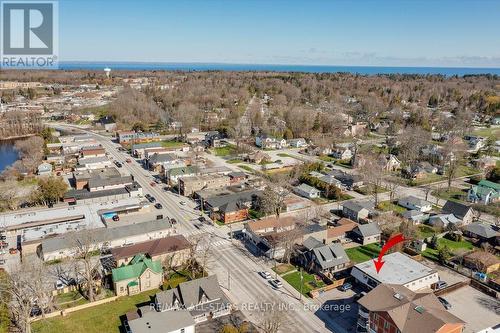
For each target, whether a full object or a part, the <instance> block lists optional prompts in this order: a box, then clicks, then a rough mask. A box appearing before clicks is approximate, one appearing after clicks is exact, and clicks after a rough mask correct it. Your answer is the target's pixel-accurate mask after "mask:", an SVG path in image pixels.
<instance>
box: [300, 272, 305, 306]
mask: <svg viewBox="0 0 500 333" xmlns="http://www.w3.org/2000/svg"><path fill="white" fill-rule="evenodd" d="M303 281H304V276H303V275H302V268H300V299H299V300H300V301H302V285H303V284H304V282H303Z"/></svg>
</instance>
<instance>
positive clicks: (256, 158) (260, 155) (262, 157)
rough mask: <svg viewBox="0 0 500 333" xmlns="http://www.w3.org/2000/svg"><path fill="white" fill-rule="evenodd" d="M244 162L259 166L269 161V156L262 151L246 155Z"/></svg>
mask: <svg viewBox="0 0 500 333" xmlns="http://www.w3.org/2000/svg"><path fill="white" fill-rule="evenodd" d="M245 160H246V161H248V162H250V163H255V164H260V163H262V162H263V161H266V162H267V161H271V156H269V155H268V154H266V153H264V152H262V151H256V152H254V153H251V154H248V156H247V157H246V159H245Z"/></svg>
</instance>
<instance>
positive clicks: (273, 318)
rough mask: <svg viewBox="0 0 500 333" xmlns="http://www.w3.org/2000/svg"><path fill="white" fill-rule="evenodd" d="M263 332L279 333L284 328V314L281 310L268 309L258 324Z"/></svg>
mask: <svg viewBox="0 0 500 333" xmlns="http://www.w3.org/2000/svg"><path fill="white" fill-rule="evenodd" d="M258 326H259V328H260V329H261V330H262V332H263V333H278V332H279V331H280V329H281V328H283V315H282V314H281V313H280V311H277V310H273V311H266V312H265V313H264V316H263V318H262V321H261V322H260V324H259V325H258Z"/></svg>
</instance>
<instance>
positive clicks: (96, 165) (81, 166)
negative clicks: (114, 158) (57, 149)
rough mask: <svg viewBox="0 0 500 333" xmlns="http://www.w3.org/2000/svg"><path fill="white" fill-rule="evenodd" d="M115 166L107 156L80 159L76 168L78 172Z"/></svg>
mask: <svg viewBox="0 0 500 333" xmlns="http://www.w3.org/2000/svg"><path fill="white" fill-rule="evenodd" d="M111 166H113V163H112V162H111V161H110V160H109V159H108V157H107V156H96V157H80V158H78V163H77V165H76V167H75V169H76V170H95V169H104V168H109V167H111Z"/></svg>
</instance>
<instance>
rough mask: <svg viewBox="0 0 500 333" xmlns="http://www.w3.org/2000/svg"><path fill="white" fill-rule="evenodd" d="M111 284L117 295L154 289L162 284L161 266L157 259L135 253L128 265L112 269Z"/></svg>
mask: <svg viewBox="0 0 500 333" xmlns="http://www.w3.org/2000/svg"><path fill="white" fill-rule="evenodd" d="M112 277H113V286H114V288H115V293H116V295H117V296H125V295H129V296H130V295H134V294H138V293H140V292H143V291H146V290H151V289H156V288H158V287H160V286H161V285H162V284H163V268H162V266H161V262H160V261H159V260H154V261H153V260H151V259H150V258H148V257H147V256H145V255H144V254H137V255H136V256H135V257H134V258H133V259H132V260H131V261H130V262H129V263H128V265H122V266H120V267H118V268H115V269H113V270H112Z"/></svg>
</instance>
